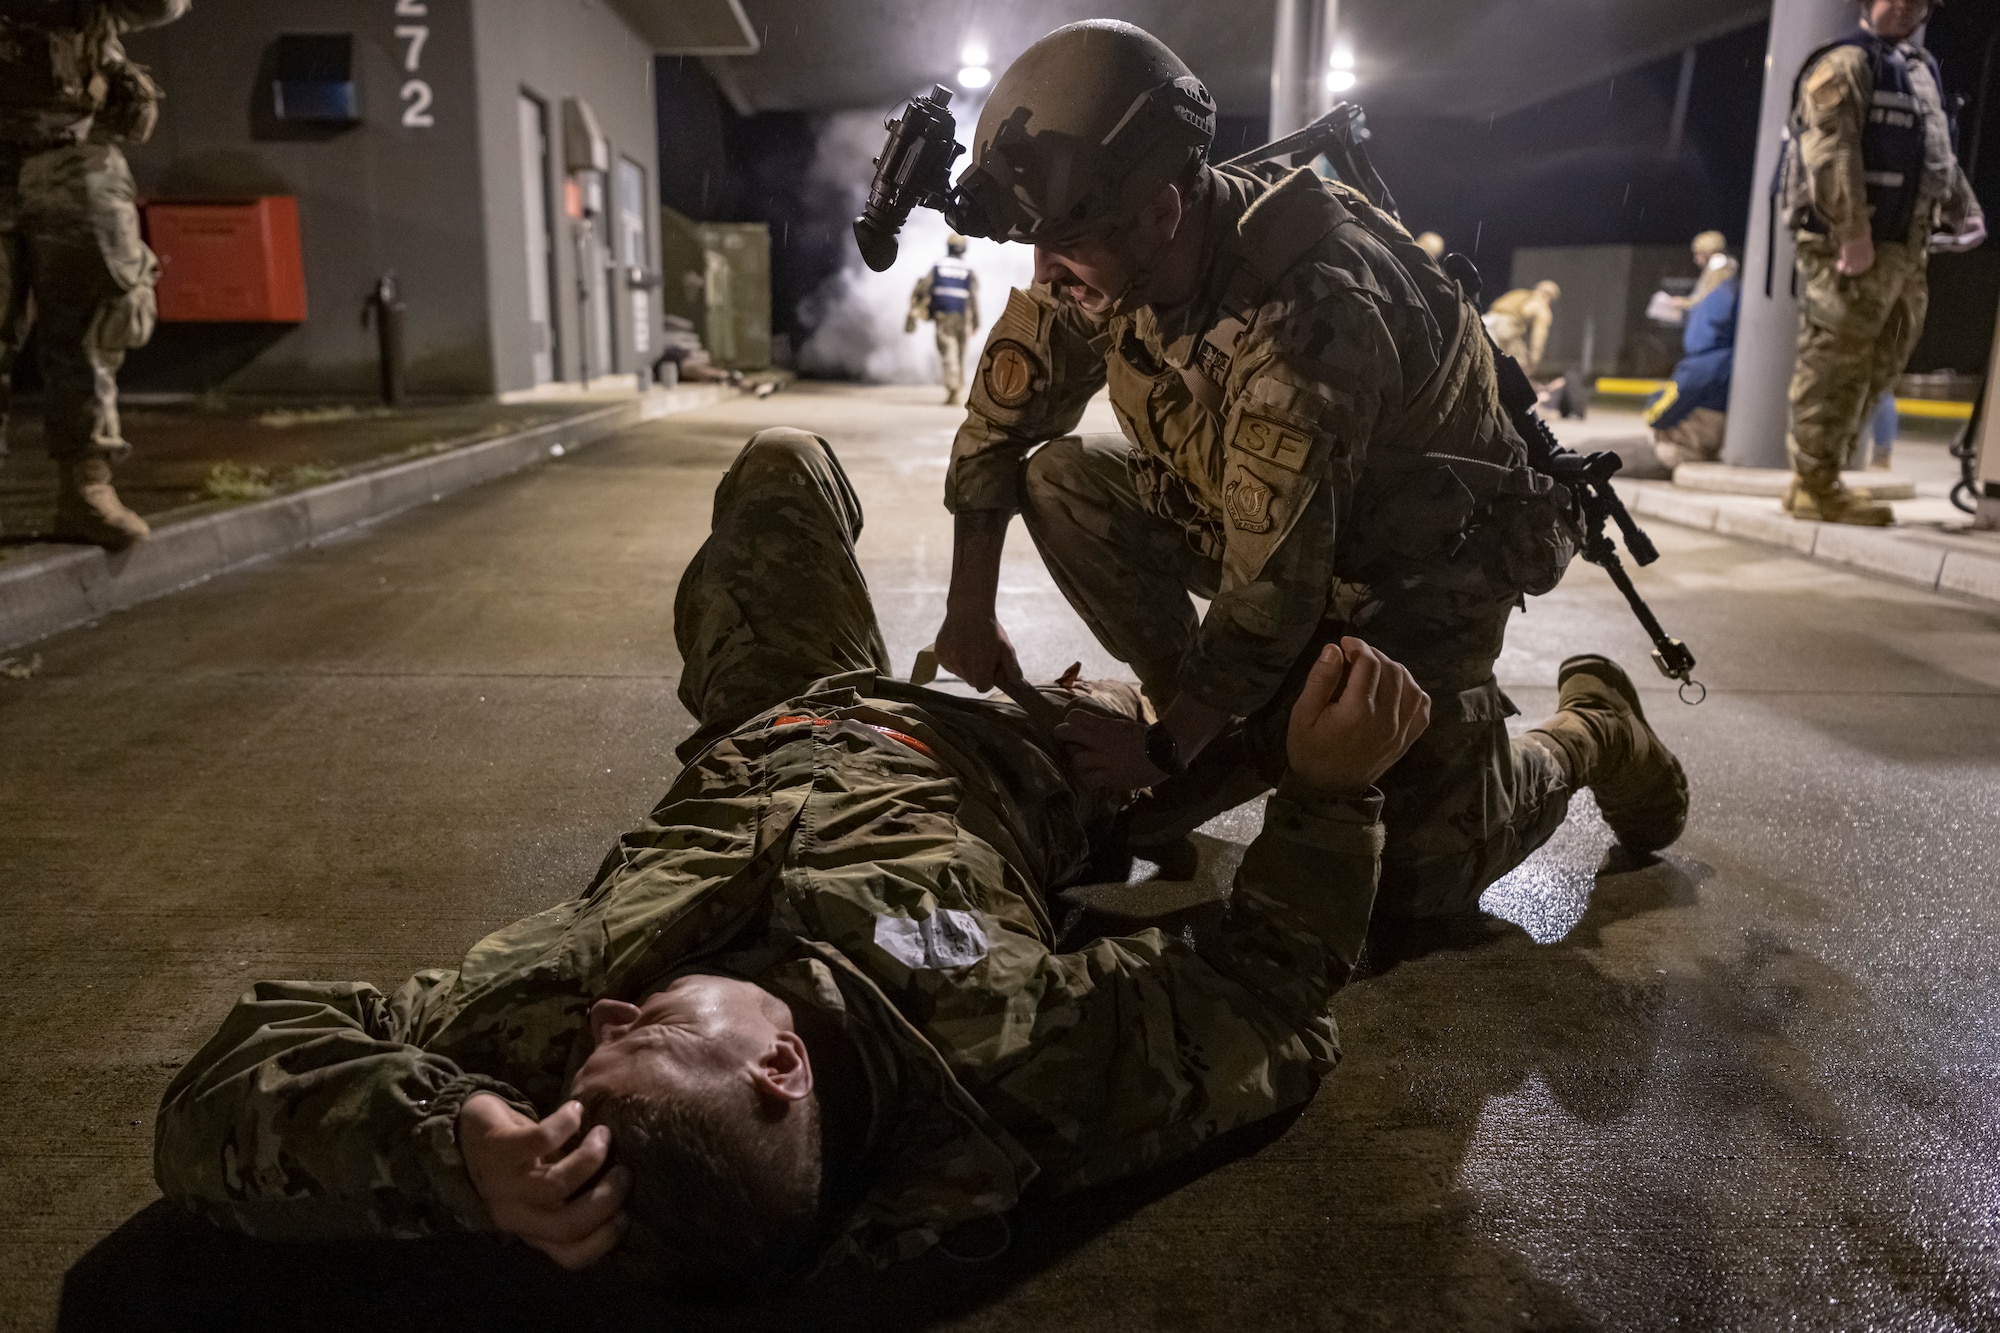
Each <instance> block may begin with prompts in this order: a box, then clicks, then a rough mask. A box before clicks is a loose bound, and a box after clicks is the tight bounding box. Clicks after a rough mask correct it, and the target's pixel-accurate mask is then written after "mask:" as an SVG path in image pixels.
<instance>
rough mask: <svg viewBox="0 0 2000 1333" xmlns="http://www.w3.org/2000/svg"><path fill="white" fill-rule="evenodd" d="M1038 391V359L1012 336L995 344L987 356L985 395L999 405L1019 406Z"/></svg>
mask: <svg viewBox="0 0 2000 1333" xmlns="http://www.w3.org/2000/svg"><path fill="white" fill-rule="evenodd" d="M1034 393H1035V358H1034V356H1033V354H1032V353H1030V352H1029V351H1028V349H1027V348H1025V347H1023V346H1021V344H1019V343H1017V342H1015V341H1014V340H1013V339H1012V338H1003V339H1001V340H1000V341H999V342H997V343H995V344H993V350H992V352H990V353H989V354H988V355H987V358H986V396H987V397H988V398H991V399H992V400H993V402H994V405H995V406H997V407H1020V406H1021V405H1023V404H1024V403H1026V402H1027V401H1028V399H1030V398H1032V397H1033V396H1034Z"/></svg>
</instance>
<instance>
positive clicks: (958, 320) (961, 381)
mask: <svg viewBox="0 0 2000 1333" xmlns="http://www.w3.org/2000/svg"><path fill="white" fill-rule="evenodd" d="M931 324H932V326H933V327H934V328H935V329H936V330H937V353H938V374H939V378H941V379H942V380H943V381H944V391H945V392H946V393H947V394H949V395H950V396H951V399H952V401H953V402H957V401H958V396H959V394H960V393H961V392H962V391H963V390H964V388H965V344H966V343H967V341H969V339H970V338H971V331H970V330H969V329H968V328H967V327H966V318H965V316H964V315H963V314H951V313H948V312H940V313H939V314H936V315H933V316H931Z"/></svg>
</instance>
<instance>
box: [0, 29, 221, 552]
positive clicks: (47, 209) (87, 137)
mask: <svg viewBox="0 0 2000 1333" xmlns="http://www.w3.org/2000/svg"><path fill="white" fill-rule="evenodd" d="M189 3H190V0H18V2H16V3H10V4H8V5H7V6H6V8H5V10H4V11H0V451H4V441H5V435H6V416H7V407H8V401H7V399H8V385H9V384H10V383H11V379H12V372H13V368H14V358H15V356H16V355H17V354H18V353H19V351H20V349H21V345H22V343H23V342H24V341H25V340H26V338H27V335H28V329H29V325H30V321H31V319H32V321H33V322H34V323H35V324H36V325H38V326H39V328H40V332H41V339H40V346H41V362H42V379H43V383H44V392H45V393H46V394H47V406H46V408H45V418H44V420H45V427H44V429H45V433H46V436H47V440H48V448H49V454H50V456H51V457H53V458H54V459H55V461H56V464H57V467H58V470H59V474H60V483H59V489H58V491H57V495H56V518H55V535H56V536H58V537H62V538H68V539H72V540H77V541H85V542H93V543H96V544H98V545H102V546H107V547H112V548H114V549H115V548H118V547H123V546H129V545H130V544H132V543H133V542H135V541H140V540H142V539H144V538H145V537H146V536H147V535H148V529H147V527H146V522H145V520H144V519H142V518H140V517H139V516H138V515H137V514H135V513H133V512H132V511H131V510H130V509H128V508H126V507H125V505H124V504H122V503H121V502H120V501H119V499H118V493H117V492H116V491H115V490H113V489H112V486H111V464H112V462H114V461H116V460H117V459H119V458H122V457H124V456H125V455H126V454H127V453H129V452H130V451H131V450H130V446H129V445H127V444H126V443H125V440H124V438H123V437H122V436H121V435H120V433H119V428H118V367H119V365H120V364H121V363H122V362H123V361H124V359H125V352H126V350H127V349H128V348H133V347H138V346H140V345H141V344H143V343H144V342H145V341H146V340H147V339H148V338H149V337H151V336H152V332H153V320H154V304H153V285H154V283H155V282H156V281H157V280H158V277H159V263H158V261H157V260H156V259H155V258H154V257H153V253H152V251H150V250H148V249H147V248H146V245H145V242H144V241H142V240H141V239H140V237H139V213H138V210H137V208H136V207H135V206H134V203H133V199H134V193H135V191H134V186H133V183H132V173H131V170H130V169H129V168H128V167H127V166H126V165H125V155H124V154H123V153H122V152H120V151H119V148H118V145H119V144H121V143H140V142H143V141H144V140H145V139H146V137H147V136H148V135H150V134H151V133H152V128H153V122H154V119H155V118H156V116H157V114H158V111H157V106H158V102H159V95H160V94H159V89H158V87H157V86H156V85H155V84H154V83H153V81H152V80H151V79H150V78H149V77H148V76H147V75H146V72H145V71H144V70H143V69H141V68H140V67H139V66H137V65H135V64H133V63H132V62H131V61H130V60H128V59H126V57H125V51H124V48H123V46H121V45H120V43H119V35H120V34H121V33H124V32H127V31H129V30H131V29H133V28H142V27H150V26H152V25H155V24H160V23H168V22H171V21H173V20H174V19H177V18H179V17H180V16H181V15H183V14H185V13H186V12H187V10H188V6H189ZM31 303H32V306H31ZM31 310H32V314H31Z"/></svg>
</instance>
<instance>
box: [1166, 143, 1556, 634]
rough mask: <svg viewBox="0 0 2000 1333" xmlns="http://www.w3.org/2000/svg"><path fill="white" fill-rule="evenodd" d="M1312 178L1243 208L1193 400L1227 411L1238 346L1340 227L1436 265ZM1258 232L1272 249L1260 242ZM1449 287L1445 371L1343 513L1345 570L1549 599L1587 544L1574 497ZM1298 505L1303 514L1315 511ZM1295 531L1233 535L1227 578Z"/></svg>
mask: <svg viewBox="0 0 2000 1333" xmlns="http://www.w3.org/2000/svg"><path fill="white" fill-rule="evenodd" d="M1301 170H1302V171H1303V170H1304V169H1301ZM1309 178H1310V177H1309ZM1314 183H1315V184H1316V185H1318V186H1319V188H1316V189H1312V190H1303V189H1300V188H1299V185H1298V183H1296V182H1294V183H1292V184H1293V190H1292V191H1291V192H1289V193H1287V192H1286V191H1285V188H1284V186H1283V185H1281V186H1280V187H1279V188H1278V190H1277V191H1274V192H1273V193H1272V194H1269V195H1266V196H1265V197H1264V198H1263V199H1261V200H1259V201H1258V203H1257V205H1254V206H1253V207H1252V209H1251V211H1250V212H1249V213H1247V214H1245V218H1244V228H1243V230H1244V233H1245V240H1246V241H1250V242H1253V244H1252V245H1249V246H1246V247H1245V251H1246V253H1240V254H1239V255H1238V256H1237V259H1238V264H1237V267H1236V269H1235V271H1234V272H1233V273H1232V275H1231V276H1230V278H1229V279H1228V281H1227V284H1226V286H1225V288H1224V296H1223V299H1222V301H1221V302H1220V305H1219V317H1218V318H1217V320H1216V321H1215V323H1214V324H1213V325H1212V326H1211V327H1210V328H1209V329H1208V330H1207V331H1206V332H1205V333H1204V334H1202V335H1200V336H1198V337H1197V338H1196V340H1195V344H1194V349H1193V351H1192V353H1191V354H1190V356H1189V357H1188V364H1187V365H1186V366H1184V367H1180V368H1179V371H1180V376H1181V378H1182V379H1183V380H1184V381H1185V383H1186V386H1187V391H1188V393H1189V394H1190V396H1191V397H1192V398H1193V399H1194V400H1195V401H1196V402H1198V403H1200V404H1201V405H1202V406H1203V407H1205V408H1207V409H1208V410H1209V412H1210V413H1211V414H1216V415H1218V416H1219V415H1220V414H1221V413H1222V412H1223V411H1224V410H1225V405H1224V388H1223V384H1224V381H1225V380H1226V379H1227V377H1228V373H1229V367H1230V365H1231V364H1232V363H1233V361H1234V359H1235V356H1236V344H1237V341H1238V339H1239V338H1240V337H1241V336H1242V334H1243V333H1244V331H1245V329H1246V328H1247V327H1248V324H1249V321H1250V319H1251V318H1252V317H1253V316H1254V314H1255V312H1256V310H1257V309H1258V307H1259V306H1260V305H1261V304H1262V303H1263V301H1264V297H1265V293H1266V292H1267V291H1268V290H1269V289H1270V288H1271V287H1272V286H1273V285H1274V284H1275V283H1276V282H1277V280H1278V279H1279V278H1280V276H1282V275H1283V273H1284V272H1285V271H1286V270H1288V269H1289V268H1290V267H1291V266H1292V264H1293V263H1295V262H1297V261H1298V260H1300V259H1302V258H1304V256H1305V255H1306V254H1307V253H1308V252H1309V251H1310V250H1311V249H1312V247H1313V246H1315V245H1317V244H1318V243H1319V241H1320V240H1321V239H1323V238H1324V237H1325V236H1327V235H1328V234H1329V233H1331V232H1332V231H1333V229H1334V228H1336V227H1338V226H1341V225H1342V224H1344V223H1348V222H1353V223H1357V224H1359V225H1360V227H1361V228H1362V229H1363V230H1364V231H1366V232H1368V233H1369V234H1370V235H1371V236H1373V237H1374V238H1375V239H1376V240H1377V241H1378V242H1380V243H1381V244H1382V245H1383V246H1384V247H1385V248H1386V249H1388V251H1389V252H1390V254H1391V256H1392V257H1393V258H1394V259H1395V260H1396V261H1397V262H1398V263H1399V264H1401V265H1402V266H1403V267H1404V268H1405V269H1406V270H1408V271H1411V272H1413V273H1418V272H1424V271H1429V272H1435V271H1436V270H1435V267H1434V266H1433V265H1432V264H1431V261H1430V258H1429V257H1428V256H1427V255H1425V254H1424V253H1423V251H1421V250H1419V249H1418V248H1417V246H1416V243H1415V242H1414V241H1413V240H1411V239H1410V236H1409V233H1408V232H1406V231H1405V230H1404V229H1403V227H1402V226H1401V225H1400V224H1399V223H1397V222H1396V220H1395V219H1394V218H1392V217H1390V216H1389V215H1388V214H1386V213H1384V212H1382V211H1381V210H1380V209H1378V208H1376V207H1375V206H1374V205H1373V204H1371V203H1369V202H1368V200H1367V199H1366V198H1364V197H1363V196H1362V195H1361V194H1359V193H1358V192H1356V191H1354V190H1351V189H1349V188H1348V187H1346V186H1344V185H1340V184H1337V183H1332V182H1318V181H1316V180H1314ZM1281 196H1285V197H1281ZM1260 232H1261V233H1263V236H1262V237H1260V236H1259V235H1258V233H1260ZM1278 238H1283V239H1282V240H1279V239H1278ZM1260 239H1261V240H1262V241H1263V242H1264V243H1263V244H1254V242H1256V241H1258V240H1260ZM1274 240H1276V241H1277V243H1276V244H1273V243H1271V242H1272V241H1274ZM1253 254H1254V255H1255V256H1256V258H1255V259H1253V258H1251V256H1252V255H1253ZM1413 266H1414V267H1413ZM1438 284H1439V285H1440V292H1442V291H1443V290H1445V289H1447V288H1448V289H1449V292H1450V297H1449V298H1448V300H1449V309H1448V311H1447V312H1446V313H1445V314H1444V315H1443V317H1442V318H1441V319H1440V321H1439V322H1440V325H1441V326H1442V332H1443V334H1444V345H1443V347H1442V348H1441V349H1440V355H1439V361H1438V366H1437V368H1436V370H1435V371H1433V372H1432V374H1431V375H1430V377H1429V378H1428V379H1427V380H1426V381H1425V382H1424V384H1423V385H1422V386H1421V387H1420V388H1419V389H1418V390H1417V392H1416V393H1415V394H1414V395H1413V396H1412V397H1411V398H1410V399H1408V400H1407V401H1406V402H1404V403H1403V404H1402V405H1401V406H1402V408H1403V411H1402V417H1401V421H1400V422H1399V424H1398V425H1397V426H1396V428H1395V429H1394V430H1393V431H1391V432H1389V433H1387V434H1384V435H1381V436H1377V437H1376V438H1373V439H1371V440H1369V442H1368V449H1367V455H1366V460H1365V463H1364V465H1363V469H1362V475H1361V477H1360V478H1359V480H1358V482H1357V484H1356V487H1355V491H1354V495H1353V499H1352V506H1351V511H1350V512H1345V513H1341V514H1339V515H1337V519H1336V521H1337V523H1338V534H1339V535H1338V537H1337V542H1338V548H1337V549H1338V562H1339V566H1340V570H1341V578H1342V580H1343V581H1348V580H1353V581H1360V582H1365V583H1369V584H1371V585H1373V586H1375V587H1376V588H1378V589H1381V588H1391V587H1401V588H1413V587H1416V586H1420V585H1428V586H1430V587H1431V588H1433V589H1435V590H1439V591H1445V590H1450V591H1456V592H1461V593H1470V594H1474V595H1490V596H1492V597H1493V598H1495V599H1497V600H1502V601H1511V600H1514V599H1517V598H1519V597H1521V596H1538V595H1540V594H1542V593H1545V592H1548V591H1549V590H1550V589H1552V588H1554V587H1555V586H1556V583H1557V582H1558V581H1559V580H1560V579H1561V578H1562V575H1563V572H1564V571H1565V570H1566V569H1567V568H1568V567H1569V562H1570V560H1571V559H1572V558H1573V557H1574V555H1575V554H1576V552H1577V550H1578V549H1579V547H1580V546H1581V542H1582V531H1581V527H1580V525H1579V522H1578V519H1577V513H1576V505H1575V501H1574V499H1573V498H1572V497H1571V496H1570V494H1569V492H1568V490H1567V489H1566V488H1565V487H1563V486H1562V485H1561V484H1560V483H1558V482H1556V481H1554V480H1553V479H1552V478H1550V477H1548V476H1547V475H1545V474H1543V473H1541V472H1539V471H1537V470H1536V469H1535V468H1534V467H1533V466H1532V464H1531V463H1530V461H1529V455H1528V448H1527V444H1526V443H1525V442H1524V441H1523V440H1522V439H1521V438H1520V436H1519V435H1518V434H1517V433H1516V432H1515V430H1514V429H1513V427H1512V425H1511V424H1510V423H1509V422H1508V421H1507V418H1506V414H1505V413H1504V411H1503V410H1502V409H1501V407H1500V403H1499V398H1498V394H1497V390H1496V387H1495V372H1494V363H1493V352H1492V348H1491V346H1490V344H1489V343H1488V342H1487V340H1486V337H1485V332H1484V326H1483V325H1482V324H1481V322H1480V318H1479V314H1478V312H1477V311H1476V310H1474V309H1473V308H1472V306H1471V305H1470V304H1469V303H1468V302H1467V301H1466V300H1465V299H1464V297H1463V295H1462V294H1461V293H1459V292H1458V290H1457V288H1456V286H1455V285H1452V284H1451V283H1450V280H1449V279H1446V278H1444V277H1443V276H1442V275H1441V274H1440V275H1438ZM1445 299H1447V298H1444V297H1442V296H1440V300H1441V301H1442V300H1445ZM1233 446H1234V442H1233V441H1232V447H1230V448H1228V449H1225V450H1224V451H1223V452H1224V457H1225V462H1224V466H1225V468H1226V469H1232V470H1233V469H1236V468H1239V467H1241V468H1246V469H1249V470H1253V471H1255V472H1257V473H1258V475H1259V476H1260V477H1261V478H1265V479H1269V478H1271V476H1272V475H1273V474H1271V473H1270V471H1269V469H1267V468H1261V467H1259V466H1258V464H1259V463H1260V462H1261V461H1262V460H1261V459H1256V458H1239V457H1236V455H1238V454H1240V453H1242V452H1244V451H1243V450H1241V449H1238V448H1236V447H1233ZM1225 493H1227V492H1226V482H1225ZM1286 508H1287V509H1288V510H1289V511H1290V513H1289V518H1291V519H1292V520H1296V518H1297V516H1298V514H1299V513H1301V512H1302V511H1303V510H1304V508H1305V506H1304V505H1303V503H1295V504H1292V505H1288V506H1286ZM1239 527H1240V525H1239ZM1289 531H1290V523H1289V522H1287V523H1280V524H1275V525H1273V526H1272V528H1271V529H1270V530H1269V531H1268V532H1266V533H1264V534H1263V536H1262V538H1261V540H1258V541H1244V540H1241V539H1239V540H1235V541H1232V542H1231V543H1230V551H1229V553H1228V556H1227V557H1226V558H1225V562H1224V570H1223V586H1224V587H1225V588H1227V587H1230V586H1240V585H1241V584H1242V583H1245V582H1248V581H1250V580H1252V579H1254V578H1256V577H1257V575H1258V574H1259V573H1260V572H1261V569H1262V562H1263V559H1267V558H1268V556H1269V554H1270V553H1271V552H1273V551H1275V550H1276V549H1277V547H1278V545H1279V543H1280V542H1282V541H1283V539H1284V537H1285V536H1286V535H1287V534H1288V533H1289ZM1260 554H1261V557H1262V558H1261V559H1260Z"/></svg>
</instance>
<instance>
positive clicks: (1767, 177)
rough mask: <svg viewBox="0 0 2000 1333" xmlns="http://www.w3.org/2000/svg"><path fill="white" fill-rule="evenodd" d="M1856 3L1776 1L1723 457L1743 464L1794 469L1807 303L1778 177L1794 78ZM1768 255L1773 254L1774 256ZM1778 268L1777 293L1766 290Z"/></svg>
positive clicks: (1848, 22)
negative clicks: (1802, 313)
mask: <svg viewBox="0 0 2000 1333" xmlns="http://www.w3.org/2000/svg"><path fill="white" fill-rule="evenodd" d="M1858 19H1859V11H1858V10H1857V8H1856V6H1855V3H1854V0H1773V3H1772V5H1771V45H1770V48H1769V49H1768V50H1767V51H1766V52H1765V53H1764V103H1763V111H1762V113H1761V116H1760V119H1759V121H1758V127H1757V173H1756V175H1755V176H1754V177H1752V178H1751V192H1750V226H1749V231H1748V233H1747V234H1746V235H1745V237H1744V241H1743V305H1742V311H1741V313H1740V314H1739V315H1738V316H1737V321H1736V364H1735V368H1734V370H1733V372H1732V378H1731V380H1730V385H1729V429H1728V433H1727V434H1726V435H1725V436H1724V437H1723V445H1722V461H1723V462H1725V463H1735V464H1737V465H1738V466H1741V467H1779V468H1781V467H1787V466H1789V465H1790V464H1789V462H1788V460H1787V459H1786V457H1785V425H1786V417H1787V415H1788V403H1787V391H1788V389H1789V387H1790V385H1791V382H1792V362H1793V360H1794V353H1795V348H1796V346H1797V342H1798V332H1799V303H1798V301H1797V300H1796V299H1795V298H1794V297H1793V296H1792V264H1793V250H1792V237H1791V233H1790V232H1789V231H1787V230H1786V229H1785V228H1784V227H1782V226H1780V227H1779V228H1778V231H1777V236H1776V238H1775V240H1776V244H1775V245H1772V244H1771V237H1770V230H1769V229H1770V226H1771V177H1772V174H1773V173H1774V172H1776V171H1777V169H1778V151H1779V148H1780V145H1781V141H1782V136H1783V134H1784V131H1785V123H1786V121H1787V120H1788V119H1789V118H1790V116H1791V96H1792V81H1793V80H1794V79H1796V78H1797V77H1798V74H1799V66H1800V65H1802V64H1804V63H1805V58H1806V56H1808V55H1809V54H1811V52H1812V49H1813V48H1814V47H1816V46H1819V45H1820V44H1821V43H1823V42H1829V41H1832V40H1833V39H1834V38H1836V37H1838V36H1840V35H1841V34H1842V33H1845V32H1850V31H1852V30H1853V28H1854V25H1855V23H1856V21H1857V20H1858ZM1766 256H1769V257H1770V258H1769V259H1768V261H1767V259H1766ZM1766 273H1770V274H1771V275H1772V277H1771V284H1770V286H1771V294H1770V296H1768V297H1766V296H1765V295H1764V277H1765V274H1766Z"/></svg>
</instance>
